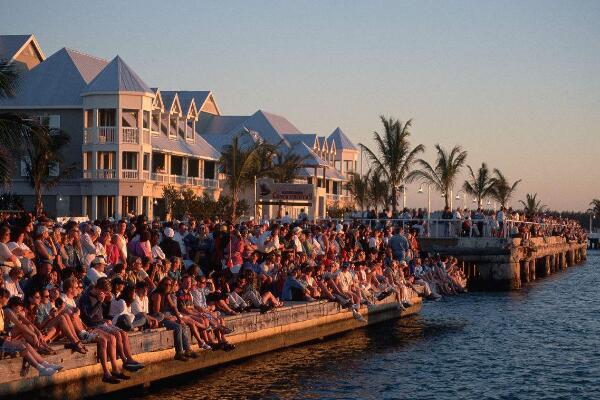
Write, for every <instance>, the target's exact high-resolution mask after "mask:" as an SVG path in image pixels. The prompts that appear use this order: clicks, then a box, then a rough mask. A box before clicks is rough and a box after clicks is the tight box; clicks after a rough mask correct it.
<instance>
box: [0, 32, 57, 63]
mask: <svg viewBox="0 0 600 400" xmlns="http://www.w3.org/2000/svg"><path fill="white" fill-rule="evenodd" d="M29 43H33V47H34V48H35V50H36V51H37V52H38V53H39V55H40V58H41V59H42V60H44V59H46V56H45V55H44V52H43V51H42V48H41V47H40V45H39V44H38V42H37V40H36V39H35V36H33V35H0V59H3V60H13V59H15V58H17V57H18V56H19V53H20V52H21V51H23V49H24V48H25V47H27V45H28V44H29Z"/></svg>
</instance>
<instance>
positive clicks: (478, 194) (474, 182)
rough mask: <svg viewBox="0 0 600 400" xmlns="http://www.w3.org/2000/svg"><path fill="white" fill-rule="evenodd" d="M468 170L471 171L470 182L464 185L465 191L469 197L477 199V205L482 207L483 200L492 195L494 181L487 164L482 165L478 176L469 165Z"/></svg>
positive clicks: (467, 181)
mask: <svg viewBox="0 0 600 400" xmlns="http://www.w3.org/2000/svg"><path fill="white" fill-rule="evenodd" d="M467 168H468V169H469V180H466V181H465V183H464V184H463V190H464V191H465V192H466V193H467V194H468V195H471V196H474V197H475V198H477V205H478V206H479V207H481V205H482V204H483V199H484V198H486V197H488V196H491V195H492V192H493V190H494V181H493V180H492V177H491V174H490V170H489V168H488V167H487V164H486V163H481V167H479V169H478V170H477V174H475V173H474V172H473V168H471V166H470V165H467Z"/></svg>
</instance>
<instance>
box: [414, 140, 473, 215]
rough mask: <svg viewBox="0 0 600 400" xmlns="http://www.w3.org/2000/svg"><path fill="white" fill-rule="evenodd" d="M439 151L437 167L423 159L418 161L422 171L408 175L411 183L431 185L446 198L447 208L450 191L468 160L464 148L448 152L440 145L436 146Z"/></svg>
mask: <svg viewBox="0 0 600 400" xmlns="http://www.w3.org/2000/svg"><path fill="white" fill-rule="evenodd" d="M435 148H436V150H437V159H436V162H435V166H432V165H431V164H429V163H428V162H427V161H425V160H423V159H419V160H417V164H418V165H419V166H420V167H421V169H418V170H415V171H413V172H411V173H410V174H409V175H408V180H409V181H415V180H421V181H424V182H426V183H428V184H430V185H431V186H432V187H433V188H435V189H437V190H438V191H440V193H442V195H443V196H444V201H445V203H446V207H449V206H450V204H449V202H450V197H451V195H450V191H451V190H452V188H453V187H454V181H456V178H458V174H459V173H460V170H461V169H462V167H463V165H464V164H465V161H466V159H467V152H466V150H463V149H462V147H460V146H458V145H456V146H454V147H453V148H452V150H450V151H447V150H445V149H443V148H442V147H441V146H440V145H439V144H436V145H435Z"/></svg>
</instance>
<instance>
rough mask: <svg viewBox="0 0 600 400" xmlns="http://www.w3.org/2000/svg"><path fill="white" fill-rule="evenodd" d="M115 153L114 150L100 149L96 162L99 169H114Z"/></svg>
mask: <svg viewBox="0 0 600 400" xmlns="http://www.w3.org/2000/svg"><path fill="white" fill-rule="evenodd" d="M114 159H115V153H114V152H112V151H99V152H98V158H97V162H96V168H97V169H114Z"/></svg>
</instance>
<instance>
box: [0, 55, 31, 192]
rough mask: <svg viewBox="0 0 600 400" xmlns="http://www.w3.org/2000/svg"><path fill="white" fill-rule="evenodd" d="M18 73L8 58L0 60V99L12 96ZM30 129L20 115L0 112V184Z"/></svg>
mask: <svg viewBox="0 0 600 400" xmlns="http://www.w3.org/2000/svg"><path fill="white" fill-rule="evenodd" d="M18 79H19V74H18V73H17V70H16V69H15V67H14V66H13V65H12V64H10V63H9V62H8V60H0V99H3V98H8V97H13V96H14V95H15V92H16V90H17V86H18ZM30 133H31V129H30V126H29V124H28V123H27V122H26V121H24V120H23V118H22V117H21V116H20V115H17V114H13V113H0V184H2V185H7V184H9V183H10V181H11V175H12V173H13V171H14V166H15V165H16V162H15V154H17V155H18V154H19V152H20V146H21V145H22V144H23V143H25V142H27V141H28V138H29V135H30Z"/></svg>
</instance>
